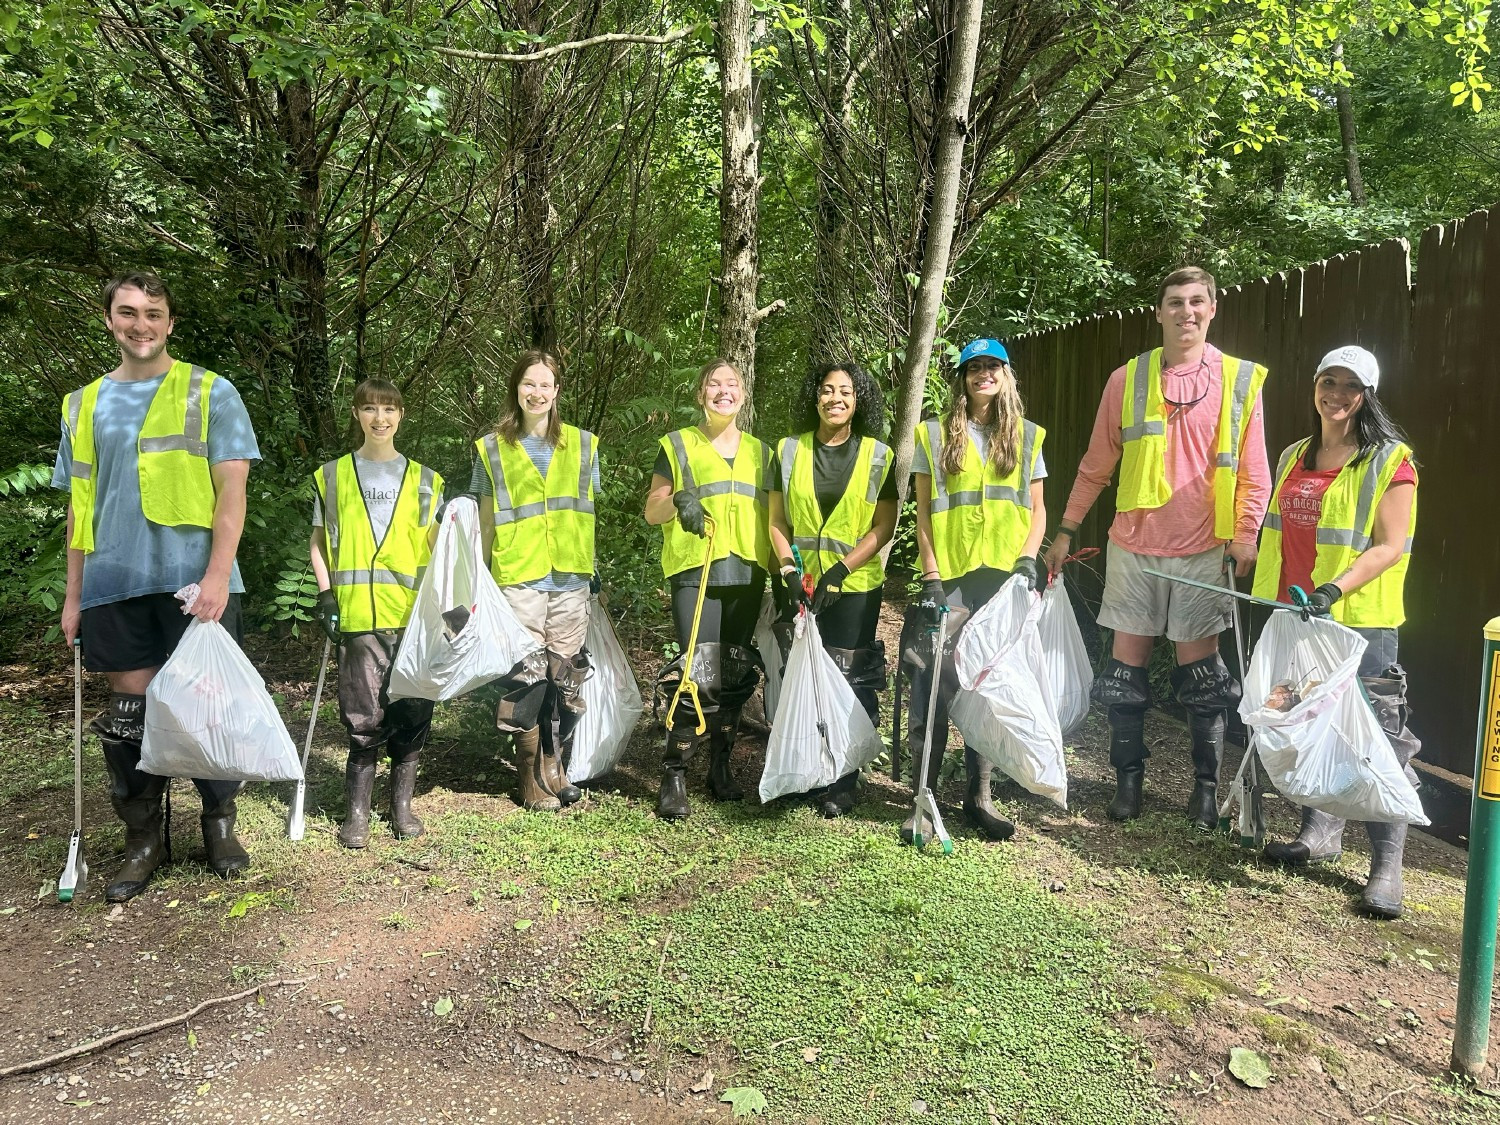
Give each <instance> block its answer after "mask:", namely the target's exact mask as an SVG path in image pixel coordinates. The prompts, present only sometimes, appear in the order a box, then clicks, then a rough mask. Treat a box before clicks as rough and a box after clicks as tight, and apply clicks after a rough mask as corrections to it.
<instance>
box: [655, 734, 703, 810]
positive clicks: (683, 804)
mask: <svg viewBox="0 0 1500 1125" xmlns="http://www.w3.org/2000/svg"><path fill="white" fill-rule="evenodd" d="M690 721H691V720H689V722H690ZM697 746H698V735H697V734H695V733H694V732H693V729H692V728H691V727H690V726H689V725H688V723H687V722H683V723H679V724H678V726H677V727H676V728H675V729H674V730H669V731H668V732H667V750H666V753H665V754H663V755H662V759H661V792H660V793H658V794H657V797H656V815H657V816H659V817H660V818H661V819H662V820H683V819H686V817H687V815H688V812H689V811H690V810H689V809H688V795H687V764H688V761H689V760H690V759H691V758H692V756H693V751H694V750H695V749H697Z"/></svg>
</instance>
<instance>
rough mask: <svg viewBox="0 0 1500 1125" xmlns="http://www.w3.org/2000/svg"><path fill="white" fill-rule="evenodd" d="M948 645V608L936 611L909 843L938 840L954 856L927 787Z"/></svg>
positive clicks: (946, 831) (944, 850)
mask: <svg viewBox="0 0 1500 1125" xmlns="http://www.w3.org/2000/svg"><path fill="white" fill-rule="evenodd" d="M947 643H948V607H947V606H940V607H939V608H938V626H937V639H936V641H935V643H934V644H933V647H932V664H931V669H932V687H931V689H930V690H929V691H928V693H927V724H926V725H927V730H926V736H925V737H924V738H923V739H922V768H921V770H920V772H918V774H917V778H916V784H917V801H916V813H915V816H914V818H913V820H912V824H911V842H912V843H913V844H915V845H916V846H917V847H918V848H920V847H923V846H924V845H925V844H926V843H927V841H928V840H930V839H931V840H938V841H940V842H941V843H942V845H943V854H944V855H952V854H953V841H952V839H951V838H949V836H948V830H947V829H946V828H944V827H943V814H942V813H940V812H938V806H937V798H936V797H934V796H933V795H932V789H931V787H930V786H929V785H928V784H927V768H928V765H929V763H930V762H931V760H932V732H933V728H934V727H936V726H937V723H936V722H935V721H934V715H935V713H936V711H937V700H938V691H939V689H940V688H941V686H942V680H943V649H944V648H945V647H946V645H947ZM947 733H948V732H947V731H946V730H945V731H944V732H943V742H944V743H945V744H946V743H947V741H948V738H947ZM924 822H928V823H930V824H931V825H932V834H931V835H930V836H929V835H928V834H927V833H925V832H923V831H922V825H923V823H924Z"/></svg>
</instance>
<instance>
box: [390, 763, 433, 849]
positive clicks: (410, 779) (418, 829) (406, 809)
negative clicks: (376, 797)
mask: <svg viewBox="0 0 1500 1125" xmlns="http://www.w3.org/2000/svg"><path fill="white" fill-rule="evenodd" d="M420 758H421V755H420V754H403V755H402V756H401V757H399V758H392V759H391V828H392V829H394V830H395V833H396V837H397V838H398V839H401V840H410V839H411V838H413V837H414V836H420V835H422V833H424V832H426V831H427V828H426V826H425V825H424V824H423V823H422V822H421V820H419V819H418V818H417V814H416V813H414V812H412V811H411V798H412V794H413V793H415V792H416V788H417V764H418V760H419V759H420Z"/></svg>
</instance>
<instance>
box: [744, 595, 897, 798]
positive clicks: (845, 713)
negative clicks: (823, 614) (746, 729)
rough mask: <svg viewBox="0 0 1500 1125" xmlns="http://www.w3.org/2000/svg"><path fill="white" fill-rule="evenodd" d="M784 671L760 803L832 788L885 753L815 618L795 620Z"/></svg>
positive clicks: (807, 615)
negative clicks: (821, 787) (825, 649)
mask: <svg viewBox="0 0 1500 1125" xmlns="http://www.w3.org/2000/svg"><path fill="white" fill-rule="evenodd" d="M783 671H784V673H785V674H784V675H783V677H782V681H781V683H782V691H781V692H780V698H779V700H778V702H777V706H776V717H775V719H774V720H773V721H772V723H771V737H770V739H769V740H768V741H767V742H766V768H765V771H764V772H763V773H762V774H761V776H760V799H761V800H762V801H774V800H775V799H776V798H777V797H784V796H786V795H787V794H789V793H806V792H807V791H808V790H809V789H816V788H818V787H819V786H823V785H832V784H833V783H834V782H835V781H837V780H838V779H839V778H841V777H843V776H844V775H845V774H847V773H852V772H853V771H854V770H857V769H859V768H860V767H862V766H865V765H867V764H869V762H870V761H871V760H872V759H874V758H875V756H876V755H877V754H879V753H880V751H881V750H882V749H884V743H882V742H881V740H880V735H879V734H878V733H876V731H875V727H874V726H873V725H872V724H871V722H870V717H869V716H868V715H866V714H865V709H864V708H863V707H861V706H860V705H859V700H857V699H856V698H855V697H854V689H853V688H851V687H850V686H849V681H848V680H846V679H844V674H843V673H842V672H840V671H839V666H838V665H837V664H835V663H834V662H833V657H831V656H829V655H828V653H827V652H825V651H824V649H823V639H822V637H820V636H819V635H818V624H817V619H816V618H815V617H814V616H813V615H812V614H811V613H807V612H802V613H799V614H798V615H797V622H796V626H795V639H794V640H793V641H792V650H791V652H789V653H788V654H787V658H786V668H785V669H784V670H783ZM820 728H821V729H820Z"/></svg>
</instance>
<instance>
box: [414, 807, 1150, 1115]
mask: <svg viewBox="0 0 1500 1125" xmlns="http://www.w3.org/2000/svg"><path fill="white" fill-rule="evenodd" d="M433 834H434V836H435V837H436V838H437V842H438V844H439V846H440V848H441V851H442V852H443V853H444V855H445V857H447V858H449V859H451V860H453V861H455V862H457V863H458V864H459V865H460V866H462V867H464V868H466V869H468V870H469V871H471V872H474V871H491V872H493V873H495V874H496V875H499V874H502V873H507V872H509V873H513V872H515V871H517V870H518V869H520V870H523V871H525V872H526V876H527V881H528V882H531V883H533V884H534V885H535V886H536V887H537V888H539V889H541V890H544V891H545V892H546V894H547V895H549V896H550V895H559V896H562V897H563V898H564V899H565V900H569V901H572V902H574V903H578V902H589V903H593V904H596V905H597V907H598V908H599V909H600V910H602V912H603V916H602V919H601V922H600V924H597V925H595V926H593V927H592V928H591V929H590V930H589V931H588V932H587V934H586V935H585V936H584V937H583V940H582V942H581V944H580V946H579V947H578V949H577V951H576V954H575V956H574V958H573V964H572V970H573V971H574V973H575V974H576V977H577V981H578V983H577V986H576V987H577V988H578V989H579V990H581V995H580V996H579V999H580V1000H581V1001H582V1002H584V1003H587V1004H589V1005H591V1006H598V1005H602V1006H603V1007H605V1008H607V1009H608V1010H609V1011H610V1012H612V1013H613V1014H614V1015H615V1016H616V1017H617V1018H619V1019H621V1020H623V1021H625V1022H627V1023H629V1024H631V1025H632V1026H634V1027H636V1028H645V1027H647V1026H649V1027H650V1028H651V1032H650V1034H651V1036H652V1037H653V1039H654V1041H655V1042H656V1043H657V1044H658V1045H659V1046H660V1047H662V1048H664V1049H667V1050H669V1051H674V1052H681V1051H690V1052H693V1053H694V1054H704V1055H707V1056H710V1057H712V1056H714V1055H716V1054H718V1055H722V1054H723V1053H724V1051H725V1048H726V1047H732V1048H733V1050H734V1055H735V1058H736V1061H735V1063H734V1066H733V1069H734V1076H733V1082H734V1084H738V1085H753V1086H758V1087H760V1088H761V1089H762V1090H764V1091H765V1093H766V1095H767V1097H768V1099H769V1100H770V1103H771V1109H772V1112H773V1113H774V1114H775V1115H776V1116H777V1117H780V1118H784V1119H788V1120H805V1119H807V1118H808V1115H811V1114H815V1115H816V1119H817V1120H818V1121H820V1122H824V1123H827V1125H833V1123H836V1122H870V1121H886V1120H895V1119H904V1118H906V1117H907V1116H909V1115H910V1112H911V1105H912V1102H913V1100H915V1099H918V1098H920V1099H922V1100H923V1101H925V1102H926V1103H927V1106H928V1112H927V1115H926V1119H928V1120H933V1121H951V1122H969V1121H973V1122H986V1121H988V1120H989V1115H990V1114H991V1113H995V1114H998V1115H999V1116H1000V1117H1001V1119H1003V1120H1006V1121H1018V1122H1019V1121H1047V1122H1092V1121H1098V1122H1106V1121H1108V1122H1127V1121H1150V1120H1155V1119H1158V1117H1159V1116H1160V1114H1159V1110H1158V1109H1157V1105H1156V1096H1155V1093H1154V1091H1153V1088H1152V1086H1151V1084H1150V1082H1149V1080H1148V1078H1147V1077H1146V1075H1145V1073H1144V1067H1143V1065H1142V1064H1141V1063H1139V1062H1138V1060H1137V1054H1136V1045H1135V1043H1134V1042H1133V1041H1131V1040H1130V1039H1129V1038H1128V1037H1126V1036H1124V1035H1123V1034H1121V1033H1119V1032H1118V1031H1116V1030H1115V1029H1114V1026H1113V1022H1112V1017H1113V1016H1114V1015H1115V1013H1117V1012H1118V1011H1119V1010H1120V1009H1121V1007H1122V1006H1123V1005H1124V1004H1125V1003H1126V1002H1127V1000H1129V1001H1131V1002H1132V1003H1134V1002H1135V1001H1137V1000H1139V999H1141V996H1140V994H1138V993H1137V992H1136V991H1135V986H1133V985H1126V984H1125V983H1123V982H1124V978H1123V976H1122V973H1121V962H1120V958H1119V956H1118V954H1117V953H1116V952H1115V951H1114V950H1112V949H1111V948H1110V946H1109V944H1108V943H1107V942H1105V941H1103V940H1101V939H1100V938H1099V937H1098V936H1097V926H1096V924H1095V923H1094V920H1091V919H1090V918H1088V917H1086V916H1083V915H1080V914H1078V913H1076V912H1074V911H1072V910H1070V909H1068V908H1066V907H1065V906H1064V905H1063V904H1062V903H1061V902H1060V900H1059V899H1058V898H1057V897H1056V896H1050V895H1048V894H1047V893H1046V892H1045V891H1044V890H1042V889H1040V888H1039V887H1036V886H1035V885H1034V883H1035V881H1034V880H1032V879H1030V878H1027V877H1026V876H1025V875H1024V874H1022V873H1018V872H1017V871H1016V870H1015V868H1014V855H1013V853H1012V852H1010V851H1009V850H1007V849H1003V848H992V847H985V846H983V845H981V844H979V843H977V842H974V841H971V840H963V839H960V840H958V841H957V842H956V843H957V846H956V849H955V852H954V854H953V855H952V856H951V857H949V858H946V859H945V858H943V857H941V856H940V855H938V854H937V853H936V852H935V851H934V850H929V851H928V852H927V853H925V854H921V853H917V852H915V851H914V850H912V849H911V848H903V847H901V846H900V845H899V843H898V842H897V840H896V838H895V834H894V832H885V833H876V834H872V833H871V831H870V826H869V825H868V824H863V823H859V822H844V823H839V822H834V823H829V822H825V821H821V820H818V819H817V818H815V817H814V816H812V814H811V813H810V811H808V810H806V809H794V810H785V809H776V808H773V809H768V810H762V809H758V808H752V807H734V806H719V807H714V806H707V805H704V806H700V807H699V808H698V809H697V810H696V811H695V814H694V816H693V817H692V818H691V819H690V820H688V821H687V822H685V823H684V824H682V825H679V826H674V827H673V828H672V829H670V830H664V829H663V826H662V825H661V824H660V823H659V822H657V821H656V820H654V818H652V817H650V816H649V815H647V814H646V813H645V812H644V811H643V810H642V809H640V807H639V806H632V805H630V804H628V803H627V802H626V801H624V800H623V799H620V798H616V797H606V798H603V799H602V800H600V801H598V802H597V803H596V805H595V807H594V808H592V809H590V810H588V811H585V812H582V813H578V814H574V815H570V816H567V817H532V816H525V817H512V818H508V819H506V820H504V821H501V822H496V821H493V820H490V819H487V818H484V817H478V816H452V817H445V818H441V819H440V820H439V821H438V823H437V824H436V825H434V826H433ZM808 1049H811V1050H808ZM805 1051H806V1052H807V1054H804V1052H805ZM809 1056H813V1057H811V1061H809ZM721 1078H722V1076H721Z"/></svg>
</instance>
